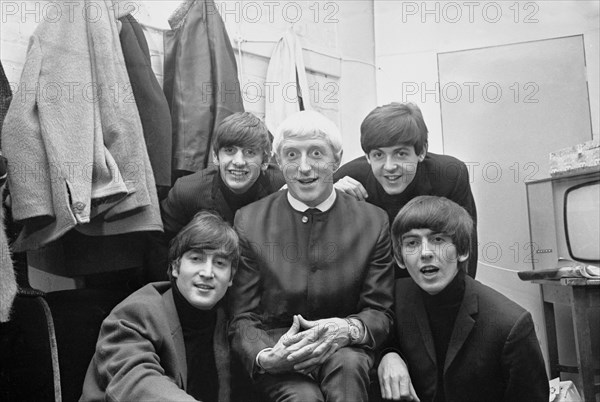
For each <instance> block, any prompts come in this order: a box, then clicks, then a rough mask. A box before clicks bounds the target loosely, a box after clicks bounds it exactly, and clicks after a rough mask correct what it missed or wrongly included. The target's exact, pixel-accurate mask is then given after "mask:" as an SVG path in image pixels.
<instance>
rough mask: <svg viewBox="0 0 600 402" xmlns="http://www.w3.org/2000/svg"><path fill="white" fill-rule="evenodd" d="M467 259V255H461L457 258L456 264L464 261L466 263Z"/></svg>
mask: <svg viewBox="0 0 600 402" xmlns="http://www.w3.org/2000/svg"><path fill="white" fill-rule="evenodd" d="M468 258H469V253H467V254H463V255H459V256H458V262H465V261H467V259H468Z"/></svg>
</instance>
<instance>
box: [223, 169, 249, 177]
mask: <svg viewBox="0 0 600 402" xmlns="http://www.w3.org/2000/svg"><path fill="white" fill-rule="evenodd" d="M227 172H228V173H229V174H230V175H232V176H234V177H245V176H246V175H247V174H248V172H247V171H245V170H228V171H227Z"/></svg>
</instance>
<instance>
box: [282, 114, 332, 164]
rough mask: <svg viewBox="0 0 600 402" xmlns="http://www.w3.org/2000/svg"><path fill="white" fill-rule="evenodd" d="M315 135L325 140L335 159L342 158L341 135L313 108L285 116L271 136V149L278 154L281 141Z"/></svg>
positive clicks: (329, 121) (328, 120)
mask: <svg viewBox="0 0 600 402" xmlns="http://www.w3.org/2000/svg"><path fill="white" fill-rule="evenodd" d="M304 137H317V138H322V139H324V140H326V141H327V142H328V143H329V145H330V146H331V150H332V151H333V154H334V155H335V157H336V159H337V160H338V161H340V160H341V159H342V135H341V134H340V130H339V129H338V128H337V126H336V125H335V124H334V123H333V122H332V121H331V120H330V119H328V118H327V117H325V116H324V115H322V114H321V113H319V112H315V111H314V110H303V111H301V112H297V113H294V114H292V115H291V116H289V117H288V118H286V119H285V120H284V121H283V122H282V123H281V124H280V125H279V127H277V131H276V132H275V137H274V138H273V150H274V151H275V153H276V154H277V155H280V152H281V146H282V144H283V141H284V140H285V139H288V138H304Z"/></svg>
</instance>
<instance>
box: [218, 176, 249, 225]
mask: <svg viewBox="0 0 600 402" xmlns="http://www.w3.org/2000/svg"><path fill="white" fill-rule="evenodd" d="M258 186H259V184H258V180H257V181H255V182H254V184H253V185H252V187H250V188H249V189H248V191H246V192H245V193H243V194H236V193H234V192H233V191H231V189H230V188H229V187H227V184H225V182H224V181H223V178H221V179H220V180H219V187H220V189H221V193H222V194H223V198H225V202H226V203H227V205H229V209H231V212H232V213H233V216H235V213H236V212H237V210H238V209H240V208H242V207H245V206H246V205H248V204H250V203H252V202H254V201H256V199H257V196H256V195H257V193H258Z"/></svg>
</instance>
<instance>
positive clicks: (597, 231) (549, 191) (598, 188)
mask: <svg viewBox="0 0 600 402" xmlns="http://www.w3.org/2000/svg"><path fill="white" fill-rule="evenodd" d="M526 188H527V203H528V208H527V209H528V211H529V230H530V244H529V249H530V250H531V251H530V254H529V256H528V260H527V261H526V262H530V263H531V264H532V269H533V270H539V269H552V268H556V267H557V266H558V265H559V260H572V261H575V262H580V263H585V264H590V265H594V266H598V265H600V169H596V170H595V171H592V172H586V173H578V174H570V175H565V176H560V177H553V178H549V179H542V180H536V181H532V182H528V183H527V186H526ZM561 265H564V263H563V264H561Z"/></svg>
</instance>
